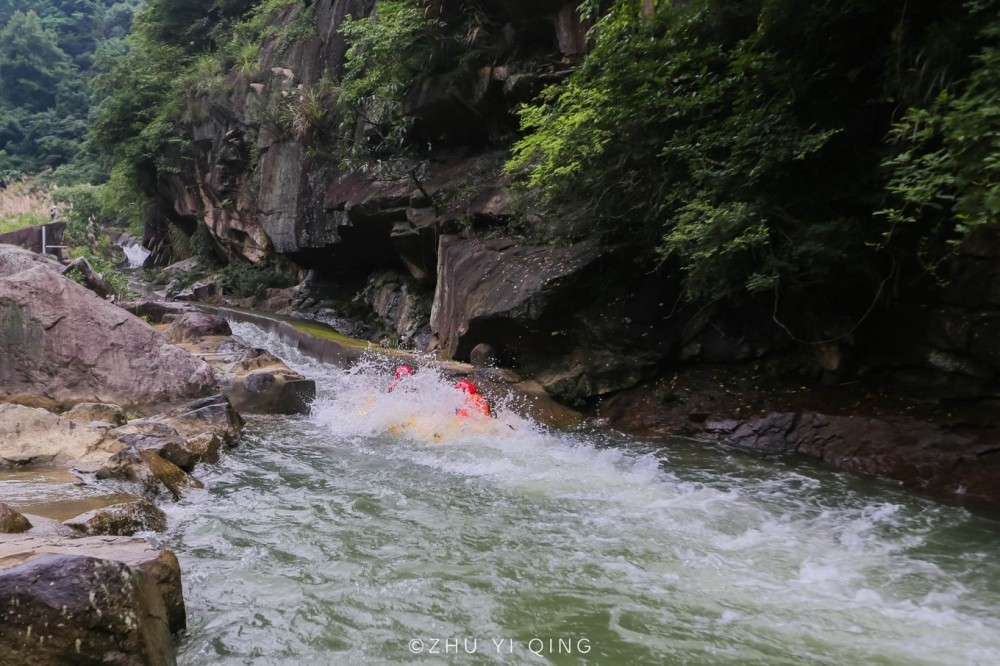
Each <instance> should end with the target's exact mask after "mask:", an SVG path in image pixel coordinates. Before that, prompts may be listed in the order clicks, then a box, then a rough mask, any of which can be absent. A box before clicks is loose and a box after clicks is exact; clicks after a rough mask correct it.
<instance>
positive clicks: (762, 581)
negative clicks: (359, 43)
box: [168, 324, 1000, 664]
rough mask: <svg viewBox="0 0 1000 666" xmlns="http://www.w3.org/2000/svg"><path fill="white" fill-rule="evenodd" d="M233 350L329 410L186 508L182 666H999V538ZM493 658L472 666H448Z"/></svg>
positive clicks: (277, 428)
mask: <svg viewBox="0 0 1000 666" xmlns="http://www.w3.org/2000/svg"><path fill="white" fill-rule="evenodd" d="M233 328H234V330H235V331H236V332H237V333H238V334H239V335H241V336H243V337H245V338H247V339H248V340H249V341H250V342H251V343H252V344H254V345H257V346H262V347H267V348H269V349H271V350H272V351H274V352H275V353H277V354H278V355H279V356H282V357H283V358H284V359H285V360H286V362H288V363H289V364H290V365H291V366H292V367H294V368H295V369H297V370H299V371H300V372H302V373H303V374H305V375H306V376H309V377H311V378H314V379H316V381H317V389H318V397H317V400H316V402H315V404H314V406H313V411H312V414H311V415H310V416H309V417H308V418H297V419H287V418H267V419H264V418H261V419H256V420H251V421H250V424H249V431H250V432H251V435H250V436H249V440H250V444H249V445H248V446H247V447H246V448H245V449H244V450H242V451H239V452H236V453H234V454H233V457H232V459H230V460H227V461H225V462H224V463H223V466H222V467H220V468H214V469H206V470H205V472H204V473H203V476H204V477H205V478H206V480H207V481H208V482H209V486H210V488H211V490H209V491H206V493H207V494H209V495H210V496H211V498H212V499H211V501H206V498H205V497H204V496H201V497H193V498H192V499H190V500H189V501H187V502H185V503H182V504H181V505H178V506H177V507H174V508H172V510H171V511H172V513H174V514H175V516H174V518H175V520H174V521H173V523H174V524H175V525H177V526H178V527H176V528H175V532H174V533H173V534H172V535H171V536H170V537H169V539H168V544H169V545H171V546H172V547H174V548H175V549H177V550H178V552H179V554H180V555H181V558H182V562H183V565H184V568H185V572H186V576H187V582H188V590H189V591H192V590H193V592H191V594H190V595H189V596H190V598H189V610H190V612H191V613H192V616H193V617H192V621H191V624H192V630H191V638H190V639H189V641H188V642H187V643H186V644H185V646H184V651H183V653H182V659H181V661H182V663H220V662H221V663H261V664H271V663H361V662H377V663H394V662H409V661H412V660H413V659H414V651H413V650H411V649H409V648H408V644H409V641H411V640H414V639H419V640H421V641H423V647H422V652H421V654H422V656H423V658H425V659H429V660H431V661H437V662H450V661H454V662H459V661H462V660H465V659H468V660H472V661H476V662H478V663H483V662H494V661H495V662H504V663H535V662H538V661H553V662H556V663H578V662H580V661H586V662H588V663H651V664H662V663H681V662H684V663H734V664H735V663H740V664H743V663H767V664H801V663H828V664H845V663H851V664H853V663H864V664H870V663H872V664H873V663H878V664H896V663H898V664H995V663H1000V620H998V618H1000V557H998V555H1000V529H998V524H997V523H996V522H995V521H992V520H990V519H987V518H984V517H977V516H973V515H970V514H969V513H968V512H967V511H965V510H963V509H960V508H957V507H951V506H946V505H942V504H937V503H934V502H932V501H930V500H926V499H922V498H917V497H913V496H911V495H909V494H908V493H905V492H903V491H901V490H899V489H896V488H893V487H889V486H886V485H882V484H876V483H872V482H867V481H863V480H859V479H856V478H853V477H850V476H848V475H842V474H833V473H831V472H829V471H824V470H820V469H816V468H813V467H795V466H788V465H785V464H781V463H776V462H773V461H763V460H760V459H757V458H752V457H740V456H732V455H724V454H721V453H718V452H715V451H710V450H705V449H703V448H701V447H700V446H698V445H695V444H691V443H685V442H680V441H678V442H674V443H671V445H670V446H669V447H666V448H653V447H650V446H648V445H644V444H643V443H641V442H634V441H628V440H626V439H624V438H620V437H615V436H612V435H601V434H595V433H589V434H587V433H559V432H550V431H547V430H545V429H544V428H541V427H538V426H537V425H536V424H534V423H532V422H531V421H530V420H528V419H525V418H522V417H521V416H518V414H517V404H516V401H515V400H513V399H509V398H506V399H505V398H502V397H497V396H494V398H497V399H496V402H495V405H494V407H495V409H496V412H497V414H498V418H496V419H482V420H471V421H470V420H462V419H459V418H457V417H456V416H455V414H454V410H455V408H456V407H457V406H458V405H459V404H460V401H461V396H460V395H459V394H458V393H457V392H456V391H455V390H454V389H453V388H452V386H451V382H450V381H447V380H445V379H444V378H443V377H442V376H441V375H440V374H439V373H437V372H436V371H434V369H433V368H430V367H424V368H421V369H420V370H419V371H418V373H417V374H416V375H414V376H413V377H409V378H407V380H406V381H405V382H404V384H403V385H401V386H400V387H399V388H397V389H396V390H394V391H393V392H391V393H386V392H385V387H386V386H387V385H388V384H389V382H390V380H391V370H392V365H391V362H389V361H387V360H383V359H379V358H377V357H372V358H370V359H367V360H365V361H363V362H362V363H360V364H358V365H357V366H356V367H354V368H352V369H351V370H349V371H342V370H338V369H336V368H332V367H330V366H325V365H323V364H321V363H317V362H315V361H313V360H311V359H308V358H306V357H303V356H302V355H300V354H299V353H298V352H297V351H296V350H294V349H292V348H289V347H288V346H286V345H284V344H282V343H281V342H280V341H278V340H277V339H275V338H273V337H270V336H268V335H266V334H264V333H262V332H261V331H260V330H259V329H256V328H255V327H252V326H250V325H246V324H234V325H233ZM226 468H228V469H226ZM192 583H193V584H192ZM471 638H476V639H478V641H479V643H478V645H477V649H476V653H475V656H474V657H473V656H470V655H467V654H465V653H464V652H463V653H462V654H460V655H458V654H455V653H450V656H448V653H445V652H440V653H438V654H437V655H435V654H434V653H431V652H429V651H430V647H429V646H430V642H431V641H433V640H435V639H437V640H441V641H443V640H445V639H466V640H467V639H471ZM533 638H540V639H543V643H544V644H543V647H544V648H545V650H543V653H542V654H541V655H536V654H534V653H533V651H532V650H530V649H529V647H531V646H533V647H538V646H539V644H538V643H533V644H530V641H531V639H533ZM559 638H573V639H574V640H576V641H577V642H576V643H572V641H571V643H572V649H578V648H579V647H580V643H579V640H580V639H585V640H586V641H587V642H586V646H587V647H589V651H588V652H586V653H585V654H581V653H580V652H579V651H577V652H576V653H574V654H569V653H565V651H563V653H561V654H559V653H558V652H559V651H560V649H561V647H562V646H565V644H559V643H558V642H557V643H555V644H554V647H552V645H553V644H550V643H547V642H544V641H548V639H559ZM491 639H492V640H496V639H499V640H500V641H501V645H502V646H503V648H502V650H498V649H497V648H496V647H495V645H496V644H495V643H491V642H490V641H491ZM503 641H509V643H507V642H503ZM444 646H445V644H444V643H440V644H439V647H440V648H442V649H443V647H444ZM465 647H467V644H466V643H463V644H462V649H464V648H465ZM508 650H509V651H508ZM459 657H461V659H460V658H459Z"/></svg>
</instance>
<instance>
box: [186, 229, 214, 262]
mask: <svg viewBox="0 0 1000 666" xmlns="http://www.w3.org/2000/svg"><path fill="white" fill-rule="evenodd" d="M190 256H192V257H196V258H197V259H198V261H199V262H201V264H202V265H203V266H214V265H215V264H217V263H218V261H219V258H218V255H217V254H216V251H215V241H213V240H212V235H211V233H209V231H208V227H206V226H205V225H204V224H199V225H198V226H197V227H196V228H195V230H194V233H193V234H191V252H190Z"/></svg>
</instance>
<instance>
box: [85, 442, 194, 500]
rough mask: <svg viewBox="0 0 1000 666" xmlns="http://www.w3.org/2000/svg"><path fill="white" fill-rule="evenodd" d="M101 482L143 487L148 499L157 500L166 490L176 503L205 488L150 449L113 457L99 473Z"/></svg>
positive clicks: (128, 451) (123, 452)
mask: <svg viewBox="0 0 1000 666" xmlns="http://www.w3.org/2000/svg"><path fill="white" fill-rule="evenodd" d="M97 478H98V479H119V480H122V481H132V482H135V483H138V484H140V485H141V486H142V492H143V494H145V495H146V496H150V497H156V496H158V495H160V494H161V492H162V491H163V490H166V491H167V492H168V493H169V494H170V496H171V498H173V500H174V501H177V500H179V499H180V498H181V497H183V495H184V492H185V491H186V490H188V489H189V488H203V487H204V486H203V485H202V483H201V481H199V480H198V479H196V478H194V477H192V476H191V475H189V474H188V473H187V472H185V471H184V470H183V469H181V468H180V467H178V466H177V465H175V464H174V463H172V462H170V461H169V460H166V459H164V458H163V457H162V456H161V455H160V454H159V453H157V452H156V451H154V450H151V449H144V450H143V449H138V448H135V447H132V446H129V447H126V448H124V449H122V450H121V451H119V452H118V453H116V454H114V455H113V456H111V457H110V458H109V459H108V460H107V462H106V463H104V465H102V466H101V468H100V469H98V470H97Z"/></svg>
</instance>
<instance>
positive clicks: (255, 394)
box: [0, 246, 315, 664]
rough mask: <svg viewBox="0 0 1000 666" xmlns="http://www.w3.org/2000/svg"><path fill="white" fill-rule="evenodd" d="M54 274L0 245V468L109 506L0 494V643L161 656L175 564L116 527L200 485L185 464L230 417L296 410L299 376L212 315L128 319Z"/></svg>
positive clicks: (214, 451)
mask: <svg viewBox="0 0 1000 666" xmlns="http://www.w3.org/2000/svg"><path fill="white" fill-rule="evenodd" d="M63 272H64V268H63V267H62V266H61V265H60V264H58V263H55V262H52V261H50V260H48V259H46V258H44V257H41V256H39V255H35V254H33V253H30V252H27V251H24V250H20V249H17V248H14V247H11V246H0V380H2V381H0V469H6V470H19V471H21V472H25V471H29V470H33V469H38V470H53V469H55V470H69V471H70V472H71V473H72V474H73V475H75V476H76V477H77V478H78V479H79V483H80V484H81V486H82V487H86V488H93V487H94V486H100V485H104V486H106V487H107V488H108V495H110V498H109V499H111V498H113V500H114V501H115V502H116V503H113V504H110V505H108V506H101V507H99V508H96V509H94V510H92V511H89V512H86V513H84V514H81V515H77V516H74V517H71V518H69V519H66V520H63V521H61V522H60V521H58V520H53V519H52V518H48V517H46V516H43V515H33V514H31V513H25V514H22V513H20V512H19V511H17V507H16V506H14V507H11V506H8V505H6V504H2V503H0V608H2V609H4V610H2V611H0V615H2V616H0V652H2V653H3V654H5V655H8V656H11V658H13V659H15V660H20V661H23V662H24V663H62V662H63V661H64V658H65V655H67V654H75V655H77V658H78V659H80V660H83V661H88V660H92V661H95V663H96V662H97V661H100V662H101V663H105V662H106V660H107V659H108V658H109V655H111V656H112V657H113V658H114V659H117V660H118V662H117V663H142V664H170V663H174V656H173V655H174V647H173V639H172V638H171V636H172V634H176V633H177V632H178V631H180V630H182V629H183V628H184V625H185V620H184V602H183V594H182V586H181V572H180V568H179V566H178V563H177V559H176V558H175V557H174V556H173V554H172V553H170V552H169V551H161V550H158V549H155V548H153V547H152V546H150V545H149V544H148V543H147V542H145V541H143V540H141V539H131V538H127V537H130V536H131V535H133V534H136V533H139V532H150V531H162V530H164V529H166V526H167V524H166V516H165V514H164V513H163V511H162V510H161V509H159V508H158V507H157V503H159V502H164V501H167V502H169V501H176V500H178V499H179V498H181V497H182V496H183V495H185V494H187V493H189V492H191V491H193V490H196V489H198V488H200V487H201V482H200V481H198V479H197V477H196V467H197V466H198V465H199V464H215V463H217V462H219V460H220V456H221V454H222V453H223V452H224V451H226V450H228V449H230V448H232V447H234V446H237V445H238V444H239V440H240V432H241V429H242V425H243V420H242V418H241V416H240V413H239V412H241V411H242V412H244V413H297V412H302V411H305V410H307V409H308V404H309V401H310V400H311V399H312V397H313V396H314V395H315V385H314V384H313V383H312V382H311V381H310V380H307V379H305V378H303V377H301V376H299V375H298V374H296V373H294V372H292V371H291V370H289V369H288V368H287V367H286V366H285V365H284V364H283V363H282V362H281V361H280V360H278V359H276V358H274V357H273V356H271V355H269V354H267V353H266V352H264V351H263V350H259V349H252V348H250V347H248V346H247V345H246V344H245V343H243V342H242V341H241V340H239V339H238V338H234V337H233V336H232V335H231V332H230V331H229V327H228V324H226V322H225V320H223V319H221V318H219V317H214V316H211V315H206V314H204V313H199V312H196V311H194V310H193V309H191V308H190V307H189V306H183V305H176V306H174V305H169V304H159V305H157V306H145V307H146V311H145V312H143V313H142V314H143V316H142V317H141V318H140V317H139V316H136V315H135V314H131V313H129V312H127V311H126V310H125V309H123V308H121V307H118V306H116V305H114V304H112V303H110V302H108V301H106V300H105V299H104V298H103V295H102V294H100V290H99V289H94V290H91V289H89V288H87V286H83V285H80V284H77V283H76V282H73V281H71V280H69V279H67V278H66V277H64V276H63ZM133 309H137V310H142V309H143V307H136V308H133ZM158 329H159V330H158ZM80 495H81V497H83V496H84V493H83V491H82V490H81V492H80ZM65 499H66V498H63V500H64V501H65ZM122 500H124V501H122ZM35 506H36V507H37V506H40V505H38V504H36V505H35ZM42 510H44V507H43V506H42ZM88 663H89V661H88Z"/></svg>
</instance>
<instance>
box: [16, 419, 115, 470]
mask: <svg viewBox="0 0 1000 666" xmlns="http://www.w3.org/2000/svg"><path fill="white" fill-rule="evenodd" d="M106 432H107V429H106V428H104V427H99V426H96V427H95V426H91V425H89V424H87V425H81V424H79V423H78V422H77V421H75V420H73V419H71V418H70V417H69V416H68V415H66V416H57V415H56V414H53V413H51V412H48V411H46V410H44V409H41V408H33V407H24V406H21V405H10V404H6V405H0V467H23V466H25V465H57V466H69V465H75V464H81V463H84V462H87V461H89V460H94V459H97V460H103V459H104V458H106V457H107V456H109V455H110V454H112V453H114V452H115V451H117V450H118V448H120V447H119V446H117V445H115V444H114V443H113V442H108V441H106V439H107V438H106Z"/></svg>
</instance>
